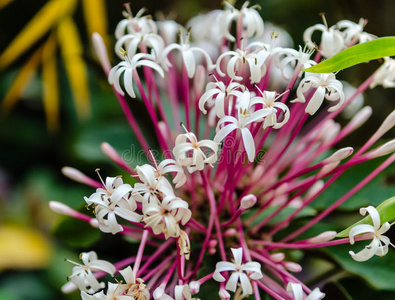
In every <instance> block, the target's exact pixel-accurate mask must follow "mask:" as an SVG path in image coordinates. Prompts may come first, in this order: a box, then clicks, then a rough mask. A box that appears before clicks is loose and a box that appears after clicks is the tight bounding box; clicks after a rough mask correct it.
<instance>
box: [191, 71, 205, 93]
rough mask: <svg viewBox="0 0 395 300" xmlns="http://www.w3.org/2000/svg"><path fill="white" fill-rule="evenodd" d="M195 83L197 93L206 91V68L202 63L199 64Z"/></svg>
mask: <svg viewBox="0 0 395 300" xmlns="http://www.w3.org/2000/svg"><path fill="white" fill-rule="evenodd" d="M193 83H194V84H193V87H194V89H195V93H196V95H199V96H200V95H202V94H203V91H204V84H205V83H206V70H205V69H204V67H203V66H202V65H199V66H197V68H196V73H195V76H194V79H193Z"/></svg>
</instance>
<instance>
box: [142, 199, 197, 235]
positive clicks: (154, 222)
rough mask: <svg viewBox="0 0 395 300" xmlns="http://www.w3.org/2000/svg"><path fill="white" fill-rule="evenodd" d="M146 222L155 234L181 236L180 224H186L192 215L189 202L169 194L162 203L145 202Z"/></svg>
mask: <svg viewBox="0 0 395 300" xmlns="http://www.w3.org/2000/svg"><path fill="white" fill-rule="evenodd" d="M143 213H144V219H143V221H144V223H145V224H146V226H150V227H151V228H152V230H153V231H154V234H161V233H163V234H164V235H165V238H166V239H168V238H169V237H179V236H180V226H179V225H178V223H181V224H182V225H185V224H186V223H187V222H188V221H189V219H190V218H191V216H192V213H191V211H190V210H189V209H188V203H187V202H186V201H184V200H182V199H181V198H178V197H175V196H167V197H165V198H164V199H163V201H162V202H161V203H155V202H153V203H148V204H145V203H143Z"/></svg>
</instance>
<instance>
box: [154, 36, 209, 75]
mask: <svg viewBox="0 0 395 300" xmlns="http://www.w3.org/2000/svg"><path fill="white" fill-rule="evenodd" d="M179 36H180V45H179V44H170V45H168V46H167V47H166V48H165V49H164V50H163V52H162V53H161V58H160V60H161V65H162V67H163V69H164V70H166V71H167V70H168V69H169V67H171V63H170V61H169V60H168V59H167V55H168V54H169V53H170V51H173V50H179V51H180V52H181V55H182V60H183V62H184V66H185V69H186V71H187V74H188V77H189V78H193V76H194V75H195V72H196V58H195V55H194V53H200V54H202V55H203V57H204V58H205V60H206V65H207V69H208V70H212V69H213V68H214V65H213V63H212V61H211V58H210V56H209V55H208V53H207V52H206V51H204V50H203V49H202V48H199V47H191V46H190V45H189V36H190V32H189V31H188V32H187V34H186V36H185V40H184V39H183V37H182V34H181V30H180V33H179Z"/></svg>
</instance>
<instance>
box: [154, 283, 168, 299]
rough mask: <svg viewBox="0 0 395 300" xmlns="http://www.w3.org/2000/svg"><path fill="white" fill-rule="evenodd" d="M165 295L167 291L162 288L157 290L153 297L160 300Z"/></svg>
mask: <svg viewBox="0 0 395 300" xmlns="http://www.w3.org/2000/svg"><path fill="white" fill-rule="evenodd" d="M164 293H165V289H164V288H163V287H161V286H160V287H158V288H156V289H155V291H154V292H153V293H152V297H153V298H154V299H155V300H159V299H160V298H161V297H162V296H163V294H164Z"/></svg>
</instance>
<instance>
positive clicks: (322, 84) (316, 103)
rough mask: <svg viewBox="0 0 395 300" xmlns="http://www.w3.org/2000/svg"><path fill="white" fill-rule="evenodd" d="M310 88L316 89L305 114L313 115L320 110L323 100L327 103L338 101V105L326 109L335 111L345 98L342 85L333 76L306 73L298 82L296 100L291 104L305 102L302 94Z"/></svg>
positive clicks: (331, 74)
mask: <svg viewBox="0 0 395 300" xmlns="http://www.w3.org/2000/svg"><path fill="white" fill-rule="evenodd" d="M310 88H316V90H315V92H314V94H313V96H312V97H311V99H310V101H309V104H307V107H306V110H305V111H306V113H309V114H310V115H314V114H315V113H316V112H317V110H318V109H319V108H320V106H321V104H322V102H323V101H324V98H325V99H327V100H329V101H337V100H339V101H338V103H337V104H336V105H334V106H332V107H330V108H329V109H328V111H331V112H332V111H335V110H337V109H338V108H340V106H342V104H343V102H344V99H345V96H344V92H343V85H342V83H341V82H340V81H339V80H336V77H335V74H333V73H329V74H314V73H306V77H305V78H304V79H303V80H302V81H301V82H300V84H299V86H298V89H297V91H296V94H297V96H298V98H297V99H295V100H293V101H292V102H302V103H304V102H306V99H305V97H304V95H303V93H305V92H307V91H308V90H309V89H310Z"/></svg>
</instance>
